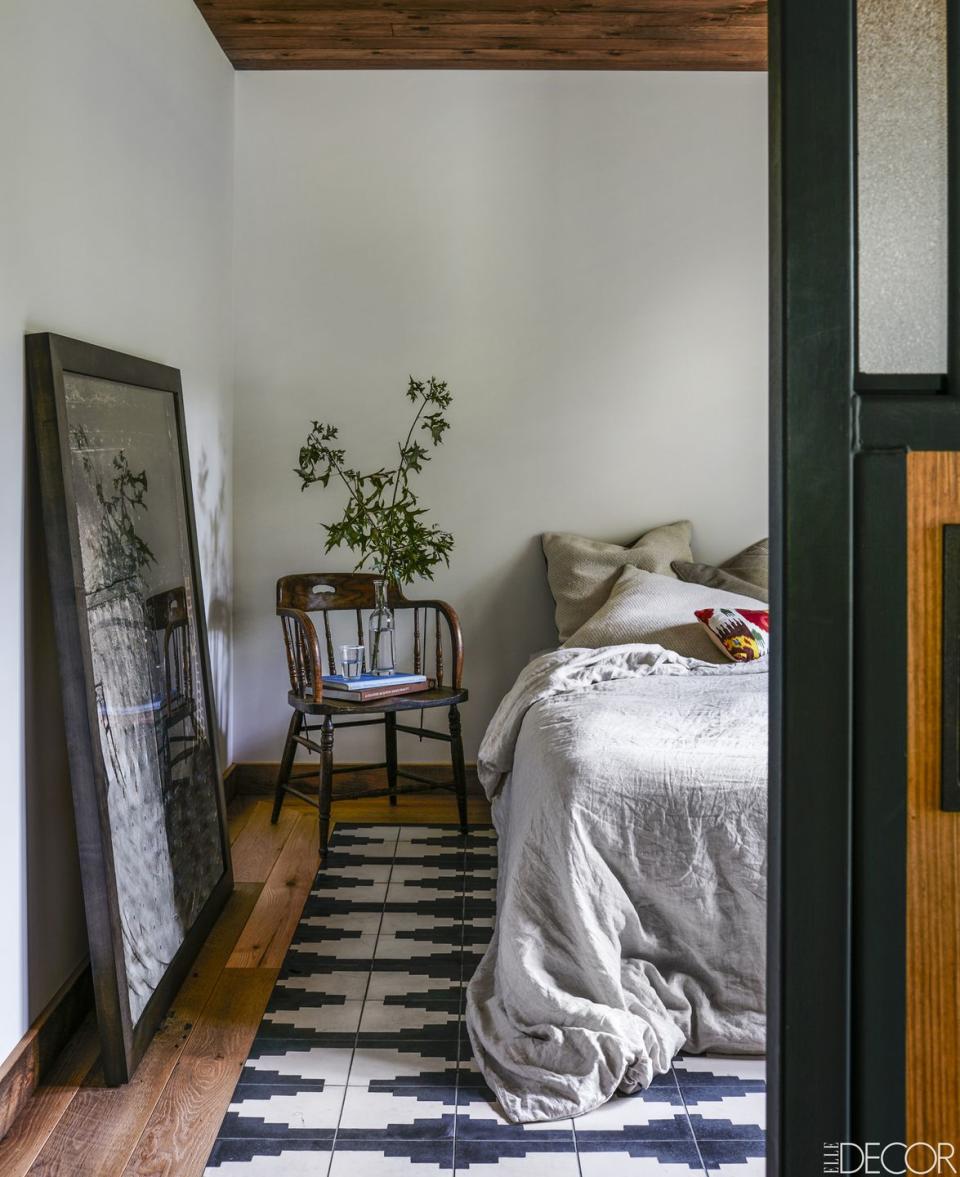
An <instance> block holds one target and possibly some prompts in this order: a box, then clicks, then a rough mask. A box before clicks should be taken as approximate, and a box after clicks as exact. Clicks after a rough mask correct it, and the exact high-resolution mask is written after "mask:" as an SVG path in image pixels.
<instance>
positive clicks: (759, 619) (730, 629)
mask: <svg viewBox="0 0 960 1177" xmlns="http://www.w3.org/2000/svg"><path fill="white" fill-rule="evenodd" d="M696 617H697V620H698V621H699V622H700V624H701V625H702V626H703V627H704V629H705V630H706V631H707V633H708V634H709V636H710V640H711V641H712V642H714V644H715V645H716V646H717V647H718V648H719V649H720V650H722V651H723V653H724V654H726V656H727V657H728V658H729V659H730V660H731V661H733V662H755V661H756V660H757V659H758V658H764V657H766V655H767V652H768V651H769V649H770V615H769V613H768V612H767V610H766V609H698V610H697V612H696Z"/></svg>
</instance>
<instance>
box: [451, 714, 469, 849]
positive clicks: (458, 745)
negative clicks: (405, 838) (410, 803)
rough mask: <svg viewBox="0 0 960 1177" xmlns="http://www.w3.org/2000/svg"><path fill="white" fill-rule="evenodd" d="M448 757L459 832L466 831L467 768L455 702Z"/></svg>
mask: <svg viewBox="0 0 960 1177" xmlns="http://www.w3.org/2000/svg"><path fill="white" fill-rule="evenodd" d="M450 757H451V759H452V761H453V783H454V787H455V788H456V791H457V809H458V810H459V811H460V833H461V834H463V835H464V836H466V833H467V769H466V765H465V764H464V762H463V739H462V738H461V735H460V710H459V708H458V707H457V705H456V704H454V705H453V706H452V707H451V708H450Z"/></svg>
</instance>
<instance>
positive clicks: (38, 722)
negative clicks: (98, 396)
mask: <svg viewBox="0 0 960 1177" xmlns="http://www.w3.org/2000/svg"><path fill="white" fill-rule="evenodd" d="M26 420H27V422H28V424H27V429H26V431H25V433H26V453H25V455H24V472H25V478H24V496H23V501H24V528H23V535H24V541H23V543H24V552H23V569H24V585H23V644H24V657H23V668H24V670H23V679H24V681H23V699H24V704H23V707H24V712H23V719H24V733H23V736H24V739H23V747H24V762H23V788H24V790H25V798H24V808H25V811H26V875H27V878H26V884H27V885H26V895H27V977H26V980H25V985H24V992H25V1001H26V1006H27V1008H26V1010H25V1011H24V1013H25V1017H24V1022H25V1023H28V1022H31V1021H33V1019H34V1018H36V1017H37V1015H38V1014H39V1013H40V1012H41V1011H42V1009H43V1007H44V1006H45V1005H46V1004H47V1003H48V1002H49V1001H50V999H51V998H52V997H53V995H54V994H55V993H56V991H57V989H59V987H60V986H61V985H62V984H63V983H64V981H66V980H67V978H68V977H69V976H70V974H71V973H72V972H73V970H74V969H75V968H77V967H78V966H79V965H80V964H81V963H82V962H83V961H84V959H85V958H86V956H87V933H86V924H85V921H84V914H83V900H82V893H81V887H80V861H79V854H78V851H77V832H76V826H75V824H74V815H73V795H72V793H71V789H70V770H69V766H68V763H67V743H66V734H65V727H64V719H63V701H62V698H61V695H60V668H59V665H58V662H57V645H56V638H55V635H54V630H53V608H52V604H51V598H50V583H49V580H48V577H47V553H46V546H45V545H46V540H45V536H44V531H43V522H42V516H41V505H40V477H39V471H38V467H37V459H36V451H35V446H34V438H33V427H32V421H31V416H30V406H29V403H28V404H27V406H26Z"/></svg>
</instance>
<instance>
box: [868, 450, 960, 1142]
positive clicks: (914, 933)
mask: <svg viewBox="0 0 960 1177" xmlns="http://www.w3.org/2000/svg"><path fill="white" fill-rule="evenodd" d="M907 503H908V508H907V585H908V589H907V592H908V612H907V648H908V672H907V683H908V709H909V710H908V725H907V731H908V736H907V748H908V759H907V766H908V767H907V905H906V915H907V939H906V947H907V1001H906V1004H907V1017H906V1067H907V1084H906V1090H907V1117H906V1119H907V1137H906V1138H907V1140H918V1141H957V1142H960V813H948V812H945V811H944V810H943V809H941V804H940V789H941V738H942V727H941V724H942V718H941V713H942V685H943V684H942V653H943V651H942V642H943V640H944V629H943V526H944V524H949V523H960V453H955V452H950V453H944V452H921V453H911V454H909V455H908V456H907ZM954 636H955V635H954ZM877 638H878V640H880V641H882V635H879V634H878V635H877ZM878 1030H879V1028H878Z"/></svg>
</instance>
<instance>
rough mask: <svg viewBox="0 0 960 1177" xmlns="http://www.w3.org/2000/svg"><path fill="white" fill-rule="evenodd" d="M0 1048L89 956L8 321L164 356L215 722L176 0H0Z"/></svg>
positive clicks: (227, 435) (192, 44) (226, 271)
mask: <svg viewBox="0 0 960 1177" xmlns="http://www.w3.org/2000/svg"><path fill="white" fill-rule="evenodd" d="M0 44H2V45H3V48H4V66H3V69H2V71H0V159H2V160H3V179H2V183H0V398H2V403H3V409H4V428H3V430H2V431H0V495H2V501H3V505H4V509H3V512H2V515H0V546H2V550H3V553H4V561H5V564H4V567H5V575H4V576H3V578H2V581H0V649H2V654H3V656H2V658H0V699H2V700H3V707H2V708H0V747H2V748H3V751H4V771H5V782H4V787H3V788H2V789H0V895H2V896H3V903H2V904H0V943H2V944H3V945H4V963H3V967H2V969H0V1059H2V1058H3V1057H4V1056H5V1055H6V1054H7V1053H8V1051H9V1050H10V1049H11V1048H12V1047H13V1046H14V1045H15V1043H16V1042H17V1040H18V1039H19V1038H20V1036H21V1035H22V1034H23V1032H24V1031H25V1029H26V1028H27V1025H28V1024H29V1021H30V1020H31V1018H32V1017H33V1016H35V1015H36V1014H37V1012H38V1011H39V1010H40V1008H41V1007H42V1006H43V1005H44V1004H45V1003H46V1001H47V1000H48V999H49V998H50V997H51V995H52V994H53V992H54V991H55V990H56V989H57V987H58V986H59V985H60V984H61V983H62V982H63V981H64V980H65V978H66V977H67V975H68V974H69V973H70V971H71V970H72V969H73V968H74V967H75V966H76V965H77V964H78V963H79V961H80V960H82V959H83V957H84V956H85V954H86V940H85V932H84V926H83V918H82V908H81V904H80V890H79V877H78V870H77V857H76V844H75V834H74V830H73V819H72V811H71V800H70V791H69V781H68V777H67V771H66V763H65V750H64V748H63V735H62V719H61V717H60V715H59V695H58V691H57V666H56V660H55V652H54V650H53V646H52V635H51V633H50V618H49V612H48V610H49V605H48V601H47V596H46V586H45V583H44V577H45V569H44V566H43V547H42V535H41V533H40V526H39V508H38V505H37V503H36V499H35V495H36V488H35V485H34V484H33V483H34V480H35V470H34V469H33V468H32V452H31V451H30V450H29V448H28V445H29V439H28V438H27V435H26V418H25V409H26V400H25V392H24V374H23V335H24V333H25V332H28V331H46V330H51V331H57V332H60V333H63V334H67V335H73V336H76V337H79V338H81V339H87V340H90V341H92V342H94V343H99V344H102V345H104V346H107V347H114V348H118V349H122V350H125V351H130V352H133V353H135V354H138V355H142V356H145V357H147V358H149V359H155V360H159V361H162V362H164V363H167V364H171V365H173V366H175V367H179V368H181V369H182V372H183V383H184V394H185V403H186V414H187V426H188V432H189V437H190V447H191V458H192V463H193V478H194V494H195V499H196V508H197V515H198V526H199V540H200V548H201V556H202V562H203V575H204V578H205V584H204V587H205V591H206V597H207V609H208V614H209V620H210V631H211V643H212V646H213V655H214V663H215V666H214V669H215V674H216V679H217V694H218V703H219V707H220V714H221V717H222V721H225V720H226V717H227V711H228V708H227V697H228V691H229V681H230V653H229V640H230V637H229V624H230V622H229V617H230V600H231V594H232V569H231V562H232V557H231V552H232V536H231V533H230V514H231V511H230V504H231V496H232V486H231V468H232V430H233V405H232V381H233V377H232V356H231V348H230V340H229V331H230V315H231V304H230V297H231V262H232V259H231V248H232V239H231V235H232V201H233V174H232V168H233V109H234V108H233V91H234V74H233V71H232V70H231V68H230V66H229V65H228V63H227V61H226V59H225V58H224V56H223V54H222V52H221V50H220V49H219V47H218V46H217V44H216V42H215V41H214V40H213V38H212V36H211V35H210V33H209V31H208V30H207V27H206V25H205V24H204V22H203V19H202V18H201V16H200V15H199V13H198V11H197V9H196V7H195V6H194V4H193V3H192V0H163V2H162V3H155V2H151V0H96V2H95V3H83V4H78V3H77V2H76V0H5V2H4V3H2V4H0Z"/></svg>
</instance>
